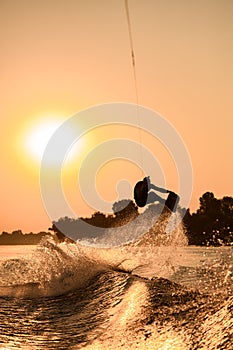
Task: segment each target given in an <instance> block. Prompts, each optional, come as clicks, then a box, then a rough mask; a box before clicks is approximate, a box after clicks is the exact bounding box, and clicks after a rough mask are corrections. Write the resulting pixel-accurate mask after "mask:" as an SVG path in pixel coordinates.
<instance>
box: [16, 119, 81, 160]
mask: <svg viewBox="0 0 233 350" xmlns="http://www.w3.org/2000/svg"><path fill="white" fill-rule="evenodd" d="M64 121H65V119H64V118H58V117H57V118H54V117H52V116H51V117H50V118H49V116H48V117H44V118H40V120H37V121H36V120H35V121H34V122H32V123H31V124H30V125H27V127H26V128H25V129H24V132H23V136H22V139H23V148H24V152H23V153H24V157H23V158H24V159H25V160H26V159H27V160H28V158H30V160H31V161H32V162H33V163H37V164H40V163H41V161H42V158H43V154H44V151H45V149H46V146H47V144H48V142H49V140H50V139H51V137H52V136H53V134H54V133H55V131H56V130H57V129H58V128H59V127H60V126H61V125H62V124H63V123H64ZM67 132H68V134H66V135H64V137H70V136H74V134H75V132H76V130H75V129H74V130H72V129H68V130H66V133H67ZM69 133H70V134H69ZM82 145H83V141H82V140H78V141H77V142H76V143H75V144H74V145H72V147H71V148H70V150H69V151H68V153H67V155H66V159H65V160H64V161H66V163H67V164H71V163H72V162H74V160H75V159H76V160H77V157H80V153H81V146H82ZM52 164H53V160H52V159H51V165H52Z"/></svg>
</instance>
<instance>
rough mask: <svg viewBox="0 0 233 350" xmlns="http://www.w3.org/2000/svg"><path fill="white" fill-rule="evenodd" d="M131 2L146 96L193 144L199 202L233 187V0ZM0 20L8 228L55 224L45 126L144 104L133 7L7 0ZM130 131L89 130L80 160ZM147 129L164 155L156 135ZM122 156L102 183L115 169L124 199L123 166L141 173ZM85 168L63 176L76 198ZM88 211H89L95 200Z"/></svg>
mask: <svg viewBox="0 0 233 350" xmlns="http://www.w3.org/2000/svg"><path fill="white" fill-rule="evenodd" d="M129 8H130V16H131V25H132V36H133V42H134V51H135V56H136V74H137V83H138V96H139V103H140V104H141V105H144V106H146V107H149V108H151V109H153V110H155V111H157V112H159V113H160V114H161V115H162V116H164V117H165V118H166V119H167V120H168V121H169V122H170V123H172V124H173V126H174V128H175V129H176V130H177V132H178V133H179V134H180V136H181V138H182V139H183V141H184V143H185V144H186V147H187V149H188V151H189V153H190V157H191V160H192V165H193V173H194V186H193V196H192V201H191V203H190V206H191V209H192V210H196V209H197V207H198V199H199V197H200V196H201V195H202V194H203V193H204V192H205V191H213V192H214V194H215V196H216V197H223V196H224V195H232V192H233V191H232V190H233V187H232V178H233V171H232V168H233V166H232V149H233V137H232V130H233V98H232V97H233V96H232V95H233V64H232V62H233V1H232V0H202V1H196V0H195V1H194V0H189V1H187V0H129ZM0 23H1V24H0V26H1V31H0V38H1V57H0V60H1V65H0V69H1V72H0V74H1V80H0V84H1V85H0V89H1V104H0V111H1V114H0V115H1V128H0V133H1V162H2V166H1V184H0V186H1V202H2V204H1V225H0V231H2V230H8V231H11V230H14V229H18V228H21V229H23V230H24V231H26V232H28V231H31V230H34V231H39V230H42V229H47V228H48V226H49V225H50V219H49V218H48V216H47V214H46V212H45V209H44V207H43V203H42V200H41V196H40V186H39V171H40V162H39V159H37V156H36V151H40V147H41V146H40V145H38V144H36V143H35V142H36V137H38V135H39V130H40V128H42V127H43V128H44V129H43V130H42V132H46V127H47V129H48V126H49V123H53V122H55V121H56V122H57V121H58V122H62V121H65V120H67V118H69V117H70V116H71V115H73V114H74V113H76V112H78V111H79V110H82V109H84V108H88V107H90V106H93V105H96V104H101V103H107V102H133V103H135V102H136V98H135V88H134V80H133V72H132V64H131V55H130V46H129V36H128V28H127V21H126V13H125V4H124V1H123V0H98V1H97V0H92V1H91V0H85V1H84V0H82V1H81V0H41V1H29V0H24V1H23V0H18V1H13V0H2V1H1V2H0ZM142 123H143V122H142ZM124 134H125V135H127V136H128V137H132V139H135V140H136V138H137V135H136V132H135V130H122V129H121V128H119V129H117V128H116V129H114V130H113V129H111V130H108V129H107V128H105V129H102V130H101V132H100V131H98V130H96V132H93V134H91V133H90V135H87V136H86V140H84V141H83V145H84V146H83V147H84V148H82V145H81V148H80V154H79V157H80V158H82V157H84V155H85V152H87V151H88V149H89V148H91V147H95V145H97V144H98V142H100V141H103V140H106V139H107V138H109V137H110V138H111V137H120V136H122V135H124ZM140 137H141V141H142V142H143V143H144V144H147V145H148V147H150V148H151V147H152V152H154V153H155V154H156V156H158V157H162V158H163V156H162V154H163V150H162V149H161V150H160V146H159V145H158V144H157V143H155V144H153V142H154V141H153V140H152V139H151V140H149V139H150V138H149V136H147V135H144V134H142V135H141V136H140ZM30 138H31V139H32V141H30V140H31V139H30ZM148 140H149V141H148ZM30 142H31V143H30ZM33 142H34V144H33ZM37 142H38V141H37ZM39 142H40V141H39ZM153 146H154V148H153ZM33 147H34V148H35V149H33ZM36 148H37V150H36ZM34 151H35V152H34ZM33 152H34V153H33ZM164 157H165V158H166V155H164ZM165 158H164V159H165ZM163 162H164V172H165V174H166V175H167V184H168V186H169V187H170V188H174V190H176V183H175V182H173V170H174V169H173V167H172V166H170V163H169V161H166V160H163V159H162V160H161V163H163ZM123 163H124V162H123V161H121V162H120V163H119V164H118V165H116V166H115V167H114V166H112V167H109V168H108V166H107V167H105V168H104V169H103V172H102V175H101V174H100V178H101V179H102V180H101V181H99V182H100V183H102V184H103V181H104V180H103V179H104V176H106V177H107V182H105V183H104V187H103V188H101V185H100V189H99V191H100V192H101V193H102V195H103V196H106V198H107V200H110V201H111V200H113V201H114V199H115V197H114V196H115V195H116V193H115V181H117V180H118V179H119V177H120V176H121V171H123V170H124V171H126V174H127V175H126V176H127V178H128V180H129V181H130V182H131V183H132V185H133V184H134V183H135V181H137V177H138V176H140V172H138V171H137V170H135V168H134V167H131V166H130V165H128V164H125V163H124V164H123ZM114 164H115V163H114ZM127 167H128V168H127ZM116 169H117V171H116ZM67 172H68V171H67ZM113 172H114V173H113ZM75 176H76V175H75V174H73V173H72V171H70V173H69V176H68V175H67V179H68V178H69V181H68V180H67V179H65V180H64V182H67V181H68V184H67V198H68V199H69V200H70V201H71V202H72V203H73V205H74V207H75V206H76V204H77V203H76V199H77V198H78V197H76V198H75V196H72V193H73V192H74V191H73V190H72V186H71V184H72V181H73V182H75V186H77V181H76V180H77V179H76V178H75ZM174 176H175V175H174ZM174 181H175V180H174ZM64 186H65V185H64ZM77 200H78V199H77ZM79 210H80V211H79V213H80V214H81V215H85V213H86V211H85V206H83V208H81V207H80V205H79ZM89 213H90V212H89Z"/></svg>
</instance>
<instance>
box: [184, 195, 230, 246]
mask: <svg viewBox="0 0 233 350" xmlns="http://www.w3.org/2000/svg"><path fill="white" fill-rule="evenodd" d="M232 214H233V198H232V197H223V198H222V199H217V198H215V197H214V194H213V193H212V192H206V193H204V194H203V195H202V197H201V198H200V207H199V209H198V210H197V211H196V213H193V214H192V215H191V214H190V212H189V211H187V213H186V215H185V216H184V218H183V221H184V223H185V225H186V228H187V234H188V239H189V244H194V245H220V244H230V243H232V242H233V215H232Z"/></svg>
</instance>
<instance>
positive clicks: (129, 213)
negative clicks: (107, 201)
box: [112, 199, 139, 225]
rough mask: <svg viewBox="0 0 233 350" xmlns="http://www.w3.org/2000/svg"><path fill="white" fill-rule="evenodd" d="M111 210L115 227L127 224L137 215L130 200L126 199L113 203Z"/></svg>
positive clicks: (135, 207) (135, 208) (136, 208)
mask: <svg viewBox="0 0 233 350" xmlns="http://www.w3.org/2000/svg"><path fill="white" fill-rule="evenodd" d="M112 210H113V212H114V215H115V222H114V224H117V225H119V224H120V225H122V224H124V225H125V224H126V223H127V222H129V221H131V220H133V219H135V218H136V217H137V216H138V215H139V213H138V207H137V206H136V205H135V203H134V202H133V201H132V200H128V199H123V200H120V201H118V202H115V203H114V204H113V206H112Z"/></svg>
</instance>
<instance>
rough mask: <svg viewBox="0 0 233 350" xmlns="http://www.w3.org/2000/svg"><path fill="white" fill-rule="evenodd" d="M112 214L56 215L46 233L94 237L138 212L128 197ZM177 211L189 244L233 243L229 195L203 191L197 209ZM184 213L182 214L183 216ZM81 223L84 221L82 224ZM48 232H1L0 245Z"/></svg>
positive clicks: (33, 241)
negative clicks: (218, 195) (74, 217)
mask: <svg viewBox="0 0 233 350" xmlns="http://www.w3.org/2000/svg"><path fill="white" fill-rule="evenodd" d="M112 210H113V213H112V214H109V215H105V214H104V213H101V212H99V211H98V212H95V213H94V214H93V215H92V216H91V217H87V218H79V219H72V218H68V217H64V218H60V219H59V220H57V221H54V222H52V227H50V228H49V231H50V232H54V233H55V234H56V236H57V238H58V239H59V240H60V241H62V240H64V239H65V236H64V233H65V232H68V233H69V237H70V238H72V235H73V236H74V237H77V232H78V233H79V238H80V239H85V238H87V237H88V238H95V237H96V235H97V230H96V229H95V228H96V227H102V228H109V227H119V226H122V225H125V224H126V223H127V222H129V221H131V220H133V219H135V218H136V217H137V216H138V215H140V214H139V211H138V207H137V206H136V204H135V203H134V202H133V201H132V200H121V201H119V202H116V203H114V204H113V208H112ZM177 210H178V212H180V214H181V215H182V216H183V223H184V226H185V229H186V234H187V237H188V242H189V244H190V245H198V246H200V245H203V246H207V245H211V246H219V245H232V244H233V198H232V197H229V196H225V197H223V198H222V199H217V198H215V196H214V194H213V193H212V192H206V193H204V194H203V195H202V196H201V197H200V205H199V209H197V211H196V212H195V213H192V214H191V213H190V210H189V209H188V210H186V209H185V208H181V207H179V206H178V209H177ZM184 213H185V215H184ZM84 223H88V224H89V225H88V232H87V227H86V226H85V227H84ZM46 235H50V233H48V232H40V233H38V234H33V233H30V234H23V233H22V231H21V230H18V231H14V232H12V233H11V234H8V233H7V232H3V233H2V234H1V235H0V244H6V245H8V244H37V243H38V242H39V241H40V240H41V239H42V237H44V236H46Z"/></svg>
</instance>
